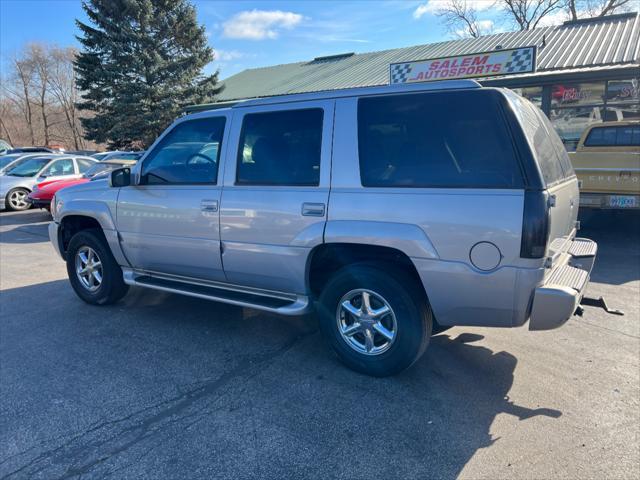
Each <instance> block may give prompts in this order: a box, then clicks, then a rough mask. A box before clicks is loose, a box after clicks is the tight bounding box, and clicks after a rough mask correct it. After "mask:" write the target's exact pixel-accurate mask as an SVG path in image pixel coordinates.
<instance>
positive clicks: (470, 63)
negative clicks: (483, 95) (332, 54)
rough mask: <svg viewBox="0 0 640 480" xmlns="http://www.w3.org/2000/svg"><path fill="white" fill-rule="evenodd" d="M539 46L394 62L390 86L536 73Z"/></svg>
mask: <svg viewBox="0 0 640 480" xmlns="http://www.w3.org/2000/svg"><path fill="white" fill-rule="evenodd" d="M535 68H536V47H522V48H512V49H508V50H494V51H491V52H483V53H473V54H471V55H459V56H456V57H444V58H434V59H431V60H416V61H411V62H403V63H392V64H391V69H390V83H391V84H396V83H415V82H433V81H435V80H451V79H456V78H476V77H490V76H491V77H492V76H496V75H513V74H517V73H530V72H535Z"/></svg>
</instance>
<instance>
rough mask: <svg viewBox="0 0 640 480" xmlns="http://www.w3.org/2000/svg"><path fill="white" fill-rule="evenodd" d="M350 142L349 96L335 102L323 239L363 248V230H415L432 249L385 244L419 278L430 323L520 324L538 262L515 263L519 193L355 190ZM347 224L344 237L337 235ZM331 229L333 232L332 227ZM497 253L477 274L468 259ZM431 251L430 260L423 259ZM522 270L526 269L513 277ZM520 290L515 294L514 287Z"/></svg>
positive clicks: (402, 241)
mask: <svg viewBox="0 0 640 480" xmlns="http://www.w3.org/2000/svg"><path fill="white" fill-rule="evenodd" d="M354 139H357V99H355V98H354V99H341V100H338V101H337V102H336V123H335V132H334V155H333V168H332V189H331V194H330V201H329V210H328V219H327V227H326V232H325V241H326V242H341V241H348V242H353V243H358V238H362V243H371V240H368V239H367V238H366V237H367V236H371V232H370V230H371V229H370V227H368V228H367V230H366V231H365V232H363V229H362V228H361V227H360V225H362V222H366V223H367V225H371V224H376V225H378V229H379V231H380V237H390V238H393V235H386V234H385V232H387V231H391V232H392V231H394V229H395V230H397V228H396V225H407V226H416V227H417V228H419V229H420V230H421V231H422V232H423V234H424V236H425V238H426V239H427V240H426V242H425V244H428V245H431V246H432V249H431V250H430V249H429V248H424V249H422V251H423V252H424V253H420V249H419V248H416V249H408V248H407V247H406V245H407V238H403V237H395V241H391V242H389V241H386V242H385V244H386V245H388V246H392V247H394V248H397V249H399V250H401V251H403V252H405V253H406V254H407V255H408V256H409V257H410V258H411V259H412V261H413V263H414V265H415V266H416V268H417V270H418V273H419V275H420V277H421V279H422V282H423V285H424V288H425V290H426V293H427V295H428V297H429V301H430V303H431V307H432V309H433V311H434V314H435V316H436V319H437V320H438V322H439V323H441V324H442V325H486V326H512V325H513V324H521V323H523V322H524V317H523V316H524V311H525V310H526V304H527V302H528V301H529V294H530V292H531V288H532V287H533V285H534V284H535V283H536V282H538V281H539V280H540V279H541V275H542V274H541V269H540V268H539V267H540V262H539V261H536V260H533V261H532V260H525V259H521V258H520V237H521V232H522V215H523V205H524V191H522V190H494V189H459V188H456V189H441V188H433V189H432V188H363V187H362V185H361V181H360V173H359V160H358V145H357V142H354V141H353V140H354ZM349 222H351V225H352V228H351V233H350V235H347V234H345V230H346V229H348V226H346V225H348V224H349ZM338 225H339V228H338ZM483 241H486V242H491V243H492V244H494V245H495V246H496V247H497V248H498V249H499V250H500V254H501V260H500V263H499V265H498V267H497V268H495V269H493V270H491V271H482V270H479V269H478V268H476V267H475V266H474V265H473V264H472V262H471V261H470V251H471V249H472V248H473V246H474V245H475V244H477V243H478V242H483ZM431 253H433V255H432V254H431ZM522 269H528V270H529V273H528V274H526V275H525V277H526V278H524V279H522V278H521V276H522V275H521V273H519V271H520V270H522ZM522 282H525V283H526V284H527V285H528V286H527V288H525V289H524V290H525V291H526V292H528V293H526V294H525V295H520V294H519V293H517V292H516V290H518V289H522V287H521V284H522Z"/></svg>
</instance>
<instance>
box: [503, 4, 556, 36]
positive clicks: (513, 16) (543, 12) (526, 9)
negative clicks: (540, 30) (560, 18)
mask: <svg viewBox="0 0 640 480" xmlns="http://www.w3.org/2000/svg"><path fill="white" fill-rule="evenodd" d="M501 3H502V8H503V10H504V11H505V13H506V14H507V16H508V17H509V19H510V20H511V21H512V22H514V23H515V24H516V26H517V27H518V28H519V29H520V30H531V29H532V28H536V27H537V26H538V24H539V23H540V21H541V20H542V19H543V18H545V17H547V16H548V15H550V14H552V13H555V12H557V11H560V10H562V9H564V8H565V5H566V0H502V1H501Z"/></svg>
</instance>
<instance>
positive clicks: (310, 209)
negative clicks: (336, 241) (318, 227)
mask: <svg viewBox="0 0 640 480" xmlns="http://www.w3.org/2000/svg"><path fill="white" fill-rule="evenodd" d="M324 210H325V207H324V203H303V204H302V215H304V216H305V217H324Z"/></svg>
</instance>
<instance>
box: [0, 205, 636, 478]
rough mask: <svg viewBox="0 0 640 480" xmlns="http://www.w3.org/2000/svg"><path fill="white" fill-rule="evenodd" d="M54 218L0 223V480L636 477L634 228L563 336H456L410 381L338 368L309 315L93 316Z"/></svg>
mask: <svg viewBox="0 0 640 480" xmlns="http://www.w3.org/2000/svg"><path fill="white" fill-rule="evenodd" d="M47 222H48V217H47V216H46V215H45V214H43V213H40V212H38V211H29V212H26V213H7V212H2V213H0V261H1V263H0V265H1V271H0V290H1V293H0V388H1V395H0V419H1V432H0V478H46V479H52V478H76V477H77V478H80V477H82V478H103V477H113V478H124V477H126V478H150V479H157V478H234V479H236V478H296V477H308V478H348V479H352V478H452V477H456V476H461V477H464V478H474V479H475V478H491V479H494V478H559V477H561V478H580V479H586V478H593V479H601V478H639V477H640V466H639V465H640V464H639V462H640V460H639V459H640V444H639V441H640V440H639V439H640V435H639V433H640V405H639V403H640V378H639V377H640V217H639V216H638V215H631V214H628V213H627V214H624V215H623V214H611V213H608V214H598V215H591V216H587V217H583V230H582V232H581V234H582V235H583V236H587V237H590V238H593V239H595V240H597V241H598V242H599V244H600V253H599V257H598V260H597V263H596V267H595V270H594V272H593V275H592V283H591V285H590V286H589V290H588V294H589V295H590V296H599V295H604V296H605V297H606V299H607V300H608V301H609V303H610V304H611V305H612V306H613V307H615V308H620V309H623V310H624V311H625V312H626V315H625V316H624V317H617V316H611V315H607V314H606V313H605V312H604V311H602V310H599V309H596V308H592V307H587V308H586V312H585V315H584V317H583V318H582V319H578V318H574V319H572V320H570V321H569V322H568V324H567V325H565V326H564V327H563V328H561V329H559V330H556V331H550V332H538V333H532V332H529V331H528V330H527V329H526V327H525V328H519V329H511V330H501V329H483V328H454V329H451V330H449V331H447V332H446V333H444V334H441V335H438V336H436V337H434V338H433V339H432V343H431V345H430V347H429V350H428V351H427V353H426V354H425V356H424V357H423V358H422V359H421V360H420V361H419V362H418V363H417V364H416V365H415V366H414V367H413V368H412V369H410V370H409V371H407V372H405V373H403V374H401V375H399V376H397V377H393V378H386V379H374V378H369V377H365V376H362V375H358V374H356V373H353V372H351V371H349V370H347V369H345V368H343V367H342V366H341V365H340V364H339V363H338V361H337V360H336V359H335V357H334V356H333V355H332V354H331V353H330V351H329V350H328V348H326V347H325V346H324V344H323V343H322V341H321V338H320V335H319V333H318V330H317V326H316V324H315V322H314V320H313V318H312V317H305V318H284V317H277V316H273V315H268V314H264V313H260V312H256V311H251V310H246V309H240V308H236V307H230V306H225V305H219V304H215V303H211V302H207V301H203V300H197V299H192V298H186V297H180V296H176V295H170V294H163V293H158V292H152V291H145V290H131V291H130V293H129V295H128V296H127V297H126V298H125V299H124V301H123V302H121V303H119V304H117V305H115V306H111V307H92V306H89V305H86V304H84V303H82V302H81V301H80V300H79V299H78V298H77V297H76V296H75V294H74V293H73V291H72V290H71V287H70V286H69V285H68V283H67V279H66V270H65V266H64V264H63V263H62V261H61V260H60V259H59V258H58V257H56V256H55V254H54V251H53V248H52V247H51V245H50V244H49V242H48V238H47V234H46V225H47Z"/></svg>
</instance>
